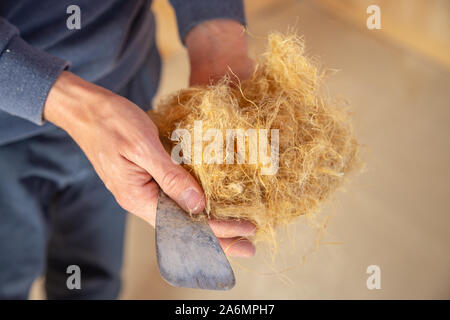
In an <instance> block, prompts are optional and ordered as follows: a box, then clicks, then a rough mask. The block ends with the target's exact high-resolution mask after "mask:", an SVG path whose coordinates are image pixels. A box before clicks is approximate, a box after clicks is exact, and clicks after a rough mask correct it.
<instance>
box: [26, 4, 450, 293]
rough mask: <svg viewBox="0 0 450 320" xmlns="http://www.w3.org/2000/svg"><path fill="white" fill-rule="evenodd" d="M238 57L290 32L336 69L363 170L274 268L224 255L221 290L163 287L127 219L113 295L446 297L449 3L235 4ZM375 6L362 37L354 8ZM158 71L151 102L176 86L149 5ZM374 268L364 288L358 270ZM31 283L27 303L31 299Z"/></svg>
mask: <svg viewBox="0 0 450 320" xmlns="http://www.w3.org/2000/svg"><path fill="white" fill-rule="evenodd" d="M245 3H246V10H247V15H248V22H249V34H250V35H251V36H250V37H249V41H250V50H251V53H252V55H255V54H257V53H259V52H261V51H262V50H263V49H264V47H265V39H266V35H267V34H268V32H270V31H282V32H285V31H287V29H288V28H289V27H294V28H295V29H296V30H297V31H298V33H299V34H302V35H303V36H304V39H305V41H306V48H307V53H308V55H310V56H312V57H315V58H317V59H318V60H319V61H320V63H321V65H322V66H323V67H324V68H330V69H337V70H338V72H337V73H336V74H334V75H333V76H332V77H330V79H329V80H328V81H327V89H328V90H329V91H330V93H332V94H334V95H337V96H340V97H345V98H346V99H347V100H348V101H349V103H350V104H351V105H352V107H353V111H354V121H355V129H356V133H357V136H358V138H359V140H360V141H361V142H362V143H363V144H364V145H365V148H364V160H365V161H366V163H367V167H366V170H365V172H364V173H363V174H362V175H360V176H359V177H357V178H354V179H353V180H352V181H351V184H350V185H349V186H348V187H347V188H346V192H345V193H342V192H341V193H339V194H338V195H337V196H336V199H335V200H334V201H332V202H331V203H330V205H328V206H327V207H325V208H324V210H323V215H324V216H328V217H329V219H328V227H327V229H326V230H325V231H324V232H322V233H321V234H320V238H319V239H320V245H319V246H318V247H317V248H316V247H314V243H315V242H314V241H315V239H317V237H316V236H317V235H316V234H314V231H313V230H312V229H311V228H310V227H308V226H307V225H306V223H305V221H303V220H302V219H299V222H298V223H297V225H296V226H295V227H293V228H292V229H290V232H289V234H288V237H285V238H286V239H285V241H284V242H282V243H281V246H280V249H279V251H280V255H279V256H278V257H277V259H276V260H275V261H272V260H270V258H268V257H267V255H266V254H265V252H264V250H263V249H260V250H259V252H258V255H257V256H256V257H255V258H253V259H250V260H244V259H232V265H233V267H234V270H235V273H236V277H237V285H236V287H235V288H234V289H233V290H232V291H229V292H207V291H197V290H189V289H175V288H172V287H170V286H168V285H167V284H166V283H165V282H164V281H163V280H162V279H161V278H160V276H159V273H158V270H157V265H156V260H155V248H154V246H155V244H154V231H153V229H152V228H151V227H150V226H148V225H146V224H145V223H144V222H142V221H140V220H138V219H137V218H134V217H132V216H129V221H128V229H127V239H126V252H125V268H124V272H123V279H124V288H123V292H122V298H123V299H215V298H221V299H311V298H327V299H337V298H340V299H346V298H350V299H360V298H367V299H391V298H400V299H408V298H425V299H429V298H446V299H448V298H450V250H449V249H450V248H449V246H450V232H449V231H448V228H449V226H450V188H449V181H450V169H449V163H450V128H449V123H450V108H449V107H450V102H449V101H450V90H449V89H450V17H449V15H450V1H447V0H396V1H389V0H376V1H375V0H373V1H372V0H370V1H369V0H340V1H335V0H247V1H245ZM371 4H377V5H378V6H379V7H380V9H381V27H382V28H381V30H368V28H367V26H366V19H367V17H368V16H369V15H368V14H367V13H366V8H367V7H368V6H369V5H371ZM153 7H154V10H155V12H156V14H157V19H158V27H159V30H158V42H159V46H160V49H161V52H162V55H163V58H164V72H163V78H162V84H161V88H160V90H159V94H158V96H161V95H164V94H167V93H169V92H172V91H174V90H177V89H179V88H183V87H186V86H187V79H188V74H189V66H188V60H187V55H186V51H185V50H184V48H183V47H182V45H181V44H180V42H179V40H178V35H177V32H176V22H175V18H174V13H173V11H172V9H171V7H170V6H169V5H168V3H167V1H166V0H155V2H154V6H153ZM370 265H377V266H379V267H380V269H381V289H380V290H369V289H368V288H367V286H366V280H367V278H368V277H369V275H368V274H367V273H366V269H367V267H368V266H370ZM42 297H43V295H42V281H41V280H40V281H38V282H37V283H36V285H35V286H34V288H33V290H32V293H31V298H33V299H38V298H42Z"/></svg>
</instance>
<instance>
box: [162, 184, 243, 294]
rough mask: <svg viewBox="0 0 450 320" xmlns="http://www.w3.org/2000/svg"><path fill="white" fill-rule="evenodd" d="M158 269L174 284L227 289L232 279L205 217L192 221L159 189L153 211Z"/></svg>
mask: <svg viewBox="0 0 450 320" xmlns="http://www.w3.org/2000/svg"><path fill="white" fill-rule="evenodd" d="M156 256H157V259H158V267H159V272H160V273H161V276H162V277H163V279H164V280H166V281H167V282H168V283H169V284H170V285H172V286H175V287H184V288H197V289H207V290H229V289H231V288H233V287H234V284H235V282H236V280H235V278H234V274H233V270H232V269H231V266H230V263H229V262H228V260H227V257H226V256H225V253H224V252H223V250H222V248H221V246H220V244H219V242H218V240H217V238H216V236H215V235H214V233H213V231H212V230H211V228H210V227H209V225H208V223H207V222H205V221H193V220H192V219H191V218H190V217H189V216H188V214H187V213H186V212H184V210H183V209H181V208H180V207H179V206H178V205H177V204H176V203H175V201H173V200H172V199H170V198H169V197H168V196H167V195H166V194H165V193H164V192H163V191H162V190H160V191H159V196H158V207H157V211H156Z"/></svg>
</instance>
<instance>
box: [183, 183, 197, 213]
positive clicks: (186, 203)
mask: <svg viewBox="0 0 450 320" xmlns="http://www.w3.org/2000/svg"><path fill="white" fill-rule="evenodd" d="M180 202H181V203H180V204H181V206H182V207H183V208H184V209H185V210H187V211H188V212H190V213H197V212H198V211H200V210H201V209H203V208H201V206H202V205H203V196H202V195H201V194H200V193H199V192H198V191H197V190H195V189H194V188H188V189H186V190H184V192H183V193H182V194H181V197H180Z"/></svg>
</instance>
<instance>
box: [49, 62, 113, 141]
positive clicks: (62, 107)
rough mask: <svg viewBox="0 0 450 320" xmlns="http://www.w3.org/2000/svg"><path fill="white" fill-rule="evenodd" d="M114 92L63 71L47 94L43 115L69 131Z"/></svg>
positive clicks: (82, 123)
mask: <svg viewBox="0 0 450 320" xmlns="http://www.w3.org/2000/svg"><path fill="white" fill-rule="evenodd" d="M112 95H113V93H112V92H110V91H108V90H106V89H104V88H101V87H99V86H96V85H94V84H92V83H90V82H88V81H85V80H83V79H81V78H80V77H78V76H76V75H74V74H73V73H71V72H68V71H63V72H62V73H61V75H60V76H59V77H58V79H57V80H56V82H55V84H54V85H53V87H52V89H51V90H50V92H49V95H48V97H47V100H46V103H45V106H44V111H43V117H44V119H45V120H48V121H50V122H52V123H53V124H55V125H56V126H58V127H61V128H62V129H64V130H66V131H67V132H69V133H70V131H72V128H74V127H78V126H83V125H84V124H86V123H88V122H90V121H91V120H92V118H93V112H94V111H95V110H96V109H101V108H98V107H99V106H100V105H101V104H104V103H105V101H107V100H108V99H109V98H110V97H111V96H112Z"/></svg>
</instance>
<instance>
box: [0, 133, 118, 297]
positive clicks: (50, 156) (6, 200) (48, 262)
mask: <svg viewBox="0 0 450 320" xmlns="http://www.w3.org/2000/svg"><path fill="white" fill-rule="evenodd" d="M0 181H1V182H0V299H2V298H3V299H26V298H27V297H28V292H29V289H30V286H31V284H32V282H33V281H34V280H35V279H36V278H37V277H38V276H40V275H41V274H45V287H46V292H47V297H48V298H49V299H77V298H82V299H113V298H116V297H117V295H118V293H119V289H120V269H121V266H122V249H123V248H122V247H123V237H124V226H125V217H126V215H125V214H124V211H123V210H122V209H121V208H120V207H119V206H118V205H117V204H116V202H115V200H114V198H113V196H112V194H111V193H110V192H109V191H108V190H107V189H106V188H105V186H104V185H103V183H102V182H101V180H100V179H99V178H98V176H97V175H96V173H95V171H94V170H93V168H92V166H91V164H90V163H89V161H88V160H87V158H86V157H85V156H84V154H83V153H82V151H81V150H80V148H79V147H78V146H77V145H76V143H75V142H74V141H73V140H72V139H71V138H70V137H69V136H68V135H67V134H66V133H65V132H64V131H62V130H60V129H54V130H52V131H50V132H46V133H44V134H41V135H39V136H35V137H32V138H29V139H26V140H22V141H19V142H15V143H11V144H7V145H4V146H0ZM69 265H77V266H79V267H80V269H81V290H77V289H73V290H69V289H68V288H67V285H66V281H67V278H68V277H69V276H70V275H71V274H67V273H66V271H67V267H68V266H69Z"/></svg>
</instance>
